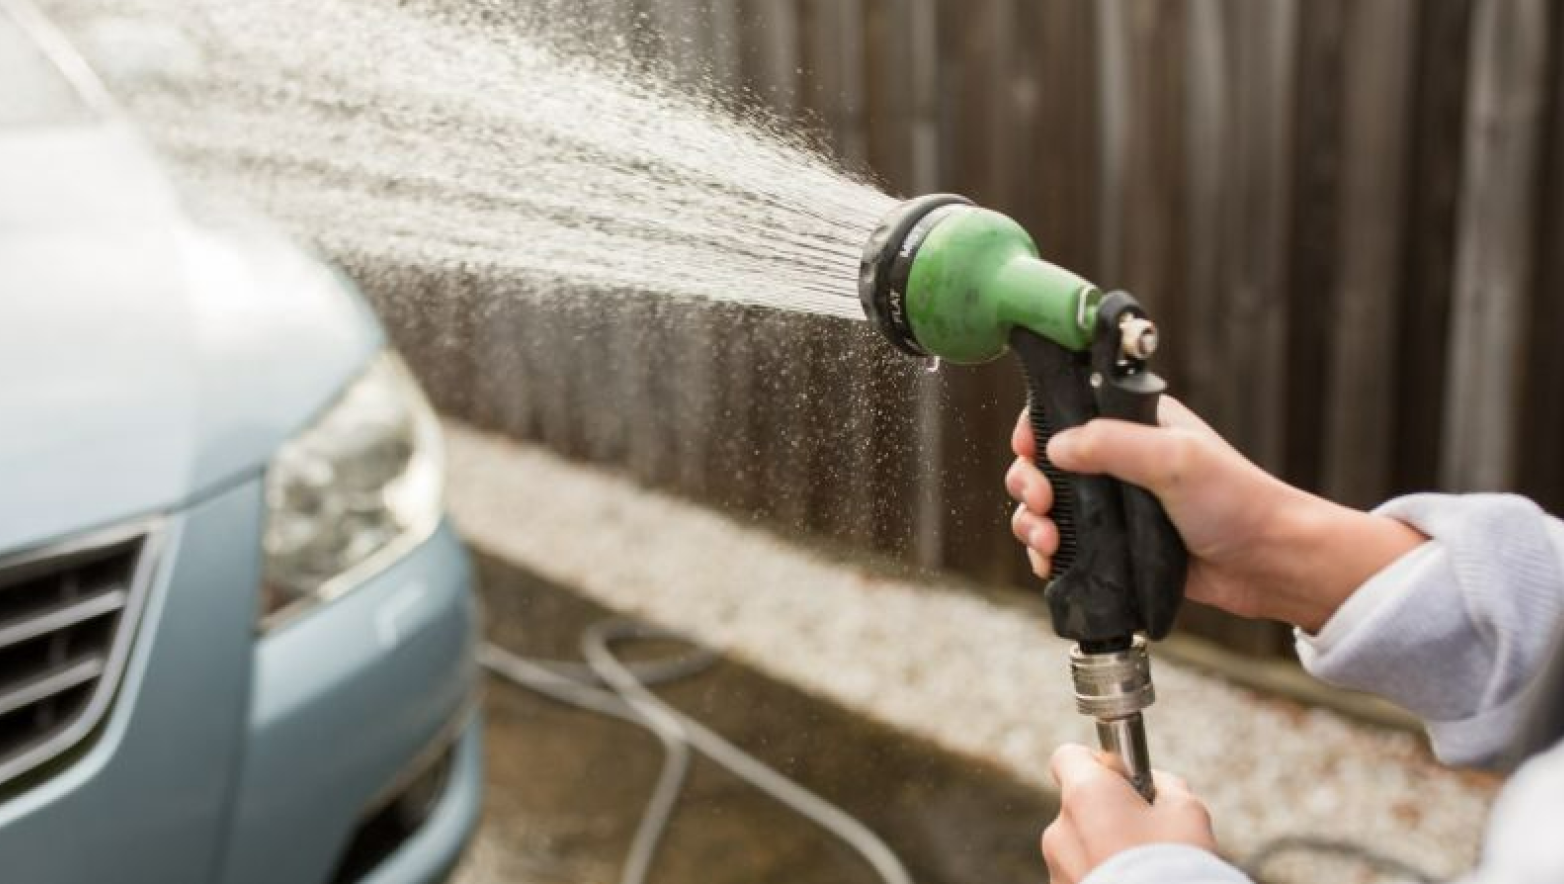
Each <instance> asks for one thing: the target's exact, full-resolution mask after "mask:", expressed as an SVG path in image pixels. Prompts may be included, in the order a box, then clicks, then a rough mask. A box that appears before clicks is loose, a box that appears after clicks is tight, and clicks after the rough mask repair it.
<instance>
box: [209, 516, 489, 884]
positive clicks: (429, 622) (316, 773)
mask: <svg viewBox="0 0 1564 884" xmlns="http://www.w3.org/2000/svg"><path fill="white" fill-rule="evenodd" d="M477 637H478V611H477V602H476V596H475V594H474V593H473V591H472V571H471V567H470V564H469V562H468V559H467V556H466V553H465V551H464V550H463V549H462V547H461V544H460V542H459V541H458V540H457V538H456V536H455V534H454V532H453V531H452V530H451V529H450V528H449V526H442V527H441V528H440V529H439V530H438V531H437V532H436V533H435V534H434V535H433V536H432V537H431V538H430V539H429V540H428V541H426V542H425V543H424V544H422V545H421V546H419V547H418V548H416V549H415V550H413V551H412V552H411V553H409V554H408V555H407V556H405V557H403V558H402V559H400V560H398V561H397V562H395V563H394V564H392V565H391V566H389V567H388V568H386V569H385V570H384V571H381V572H380V573H378V574H377V575H375V576H373V577H371V578H369V579H368V580H367V581H366V582H365V583H364V584H363V585H361V586H359V587H357V588H355V589H354V590H352V591H351V592H349V593H347V594H345V595H344V596H342V597H341V598H339V599H337V600H335V601H333V602H331V603H330V604H328V605H325V606H323V607H321V608H319V609H317V610H315V611H312V612H310V613H309V614H307V615H305V616H302V617H300V618H298V619H297V620H295V621H292V622H290V623H288V624H286V625H285V626H283V627H281V628H279V629H277V630H276V631H274V632H272V633H270V634H268V635H266V636H264V637H263V638H261V639H260V640H258V642H257V644H256V655H255V669H254V677H253V680H252V681H253V686H252V691H253V693H252V696H251V702H250V714H249V724H248V728H249V732H248V735H247V738H246V741H245V743H246V747H247V751H246V753H245V757H244V761H243V764H242V769H241V774H240V777H239V781H238V784H237V788H236V789H235V806H234V811H233V817H232V819H233V822H232V825H231V827H230V831H231V836H230V840H229V843H228V848H227V850H226V851H225V861H224V874H223V875H222V879H221V880H222V881H224V882H225V884H262V882H276V881H298V882H317V881H318V882H322V884H324V882H327V881H374V882H378V884H403V882H406V884H422V882H432V881H438V880H440V879H441V878H442V877H443V876H444V875H445V873H446V872H447V871H449V869H450V867H451V866H452V865H453V864H454V863H455V861H456V859H457V857H458V856H459V855H460V852H461V849H462V847H463V846H464V845H465V843H466V841H467V838H468V837H469V836H470V834H471V832H472V830H473V828H474V826H475V825H476V822H477V817H478V806H479V800H480V797H481V793H482V787H481V781H482V761H481V756H482V750H481V719H480V716H479V714H478V711H477V705H476V704H477V685H478V673H477V669H476V663H475V660H476V656H475V652H476V641H477ZM435 764H439V765H446V766H447V767H446V768H445V769H446V770H448V774H443V775H442V776H441V782H440V784H439V792H438V794H437V795H435V796H431V799H430V801H429V802H428V803H427V805H426V807H425V809H424V812H423V813H421V815H420V818H419V821H418V824H417V825H416V826H415V827H412V828H410V829H409V830H407V831H405V832H402V833H400V834H399V835H397V836H396V837H395V839H394V843H390V844H382V845H380V846H379V847H378V848H376V850H377V851H378V852H377V853H376V854H375V855H374V856H373V857H372V864H371V865H370V866H368V867H367V868H362V874H360V872H359V871H349V870H348V869H345V868H344V865H343V864H344V860H345V859H346V858H347V856H348V854H349V852H350V851H351V852H353V853H354V856H355V859H354V861H353V863H352V865H354V866H357V867H363V865H364V864H363V862H362V856H361V853H362V851H360V850H359V849H358V848H360V847H361V846H362V845H361V842H362V841H363V838H364V835H365V829H366V827H367V826H369V825H371V824H372V822H373V820H374V819H375V817H376V816H377V815H381V816H383V814H381V811H383V810H384V809H385V808H386V806H387V804H388V803H389V802H393V801H397V800H400V798H399V795H398V794H397V792H398V790H402V789H404V788H405V787H406V786H407V784H408V783H409V781H413V780H417V779H418V778H419V777H420V775H421V774H422V773H424V769H425V768H428V767H430V766H432V765H435ZM404 836H405V837H404ZM380 840H382V841H384V840H385V838H383V837H381V838H380ZM334 875H335V876H336V877H335V878H334V877H333V876H334ZM344 875H349V877H344Z"/></svg>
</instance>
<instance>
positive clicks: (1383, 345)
mask: <svg viewBox="0 0 1564 884" xmlns="http://www.w3.org/2000/svg"><path fill="white" fill-rule="evenodd" d="M1413 16H1414V9H1413V2H1412V0H1383V2H1378V3H1361V4H1349V5H1348V6H1347V8H1346V27H1345V35H1346V43H1345V46H1344V51H1345V58H1344V59H1343V76H1342V78H1341V81H1340V83H1339V84H1338V88H1339V90H1340V91H1339V93H1338V95H1337V99H1338V100H1339V101H1341V102H1342V117H1343V127H1344V132H1343V146H1342V154H1343V158H1344V165H1343V169H1342V178H1341V188H1342V196H1341V202H1340V214H1339V216H1338V225H1337V231H1336V232H1337V238H1338V242H1337V254H1338V255H1339V256H1340V262H1341V267H1340V271H1339V273H1338V275H1337V278H1336V288H1335V292H1334V294H1333V296H1332V297H1331V298H1330V301H1329V303H1330V304H1331V309H1330V313H1331V317H1330V322H1331V325H1330V337H1331V344H1332V347H1331V351H1330V353H1331V358H1330V362H1329V366H1328V380H1327V384H1328V386H1327V391H1326V392H1327V395H1326V397H1325V402H1326V403H1327V406H1326V407H1327V412H1326V415H1325V421H1324V432H1325V436H1324V439H1323V440H1317V444H1320V445H1321V446H1322V448H1323V451H1322V453H1321V459H1322V469H1323V474H1322V487H1323V489H1324V491H1325V493H1326V494H1327V495H1329V496H1330V497H1331V498H1333V499H1335V500H1339V501H1341V502H1343V503H1347V504H1349V505H1354V506H1368V505H1372V504H1374V503H1377V502H1378V501H1380V500H1382V499H1383V498H1384V496H1385V495H1386V494H1388V493H1389V491H1390V467H1391V463H1390V461H1391V457H1392V449H1391V444H1390V443H1391V438H1392V435H1391V434H1392V430H1393V424H1392V418H1393V415H1394V397H1395V360H1396V353H1397V351H1398V349H1399V344H1400V340H1399V339H1400V335H1399V333H1398V328H1397V319H1398V317H1397V315H1396V310H1395V300H1394V297H1393V294H1394V292H1395V291H1396V287H1397V282H1398V276H1399V271H1400V267H1399V264H1398V260H1397V259H1398V256H1399V254H1400V249H1401V241H1402V222H1403V220H1404V219H1403V218H1402V217H1401V208H1400V207H1401V205H1402V200H1403V197H1404V193H1403V189H1404V186H1405V184H1406V179H1405V174H1404V171H1405V170H1404V167H1403V163H1404V162H1405V155H1406V150H1407V136H1408V127H1409V125H1410V123H1411V114H1410V113H1409V111H1408V104H1409V101H1408V100H1409V98H1410V97H1411V92H1410V85H1411V67H1412V41H1410V40H1408V39H1406V35H1407V34H1410V33H1413V27H1412V26H1413ZM1312 296H1313V293H1312V292H1309V291H1307V290H1295V291H1294V297H1295V298H1297V299H1299V300H1300V301H1301V300H1307V299H1309V298H1310V297H1312Z"/></svg>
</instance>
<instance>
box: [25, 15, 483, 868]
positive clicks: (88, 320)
mask: <svg viewBox="0 0 1564 884" xmlns="http://www.w3.org/2000/svg"><path fill="white" fill-rule="evenodd" d="M440 448H441V442H440V433H439V426H438V424H437V422H436V420H435V417H434V415H433V413H432V412H431V411H430V409H429V406H428V404H427V403H426V401H425V400H424V398H423V396H422V394H421V393H420V391H419V389H418V387H417V385H416V384H415V383H414V382H413V380H412V378H411V377H410V376H409V375H408V373H407V370H406V369H405V368H404V367H403V366H402V363H401V362H400V361H399V360H398V359H397V357H396V356H395V355H394V354H393V353H392V352H391V351H390V350H389V349H388V347H387V344H386V340H385V337H384V334H383V332H382V331H381V329H380V327H379V325H378V324H377V323H376V321H375V318H374V317H373V316H372V315H371V314H370V312H369V310H368V309H367V307H366V306H365V304H364V302H363V301H362V300H361V299H360V297H359V296H358V295H357V294H356V293H355V292H354V291H353V290H352V288H351V287H350V286H349V284H348V283H347V282H346V281H345V280H344V279H342V278H341V277H340V276H338V275H336V274H334V273H333V272H331V271H330V270H329V269H327V268H326V267H325V266H323V265H322V264H321V263H319V262H318V261H315V260H313V259H311V258H310V257H308V256H307V255H305V254H304V253H302V252H300V251H299V250H298V249H296V248H294V247H293V246H291V245H290V244H289V243H287V242H286V241H284V240H283V239H281V238H279V237H277V236H276V235H275V234H272V233H270V232H268V231H267V230H266V229H264V228H263V227H261V226H259V225H256V224H253V223H244V222H235V221H217V220H213V219H212V218H210V217H204V216H202V215H200V214H199V213H197V212H193V211H192V210H191V209H190V208H188V207H187V206H186V205H185V204H184V203H183V202H182V201H181V199H180V198H179V196H178V195H177V194H176V193H175V191H174V190H173V189H172V188H171V185H170V184H169V183H168V180H167V179H166V178H165V177H164V176H163V175H162V174H161V173H160V171H159V169H158V167H157V165H156V162H155V161H154V160H153V159H152V158H151V156H150V154H149V153H148V151H147V150H146V149H145V148H143V146H142V145H141V144H140V142H139V141H138V139H137V137H136V135H135V134H134V133H133V132H132V131H131V130H130V129H129V128H128V126H127V125H126V123H125V122H124V121H123V120H122V119H121V118H120V117H119V114H118V112H117V111H116V110H115V108H114V107H113V105H112V104H111V103H110V102H109V101H108V100H107V99H106V98H105V96H104V94H103V91H102V88H101V87H100V86H99V85H98V84H97V82H96V80H94V79H93V77H92V76H91V74H90V73H89V72H88V71H87V70H86V68H85V66H84V65H83V64H82V62H81V61H80V59H79V57H77V56H76V55H75V54H73V53H72V52H71V51H70V49H69V48H68V47H67V46H65V45H64V44H63V42H62V41H61V39H60V37H59V35H58V33H57V32H56V31H54V30H53V29H51V28H50V27H49V25H48V23H47V22H45V21H43V20H42V19H41V18H40V17H39V15H38V14H37V13H36V11H35V10H33V9H32V7H29V6H25V5H22V4H21V2H20V0H0V881H4V882H6V884H55V882H71V884H86V882H93V884H181V882H189V884H263V882H264V884H279V882H285V884H327V882H350V881H351V882H426V881H438V880H441V879H442V878H443V877H444V876H446V875H447V874H448V872H449V870H450V868H451V867H452V865H453V864H454V863H455V861H456V859H457V857H458V856H459V854H460V852H461V849H462V847H463V845H464V844H465V842H466V840H467V838H468V837H469V835H470V834H471V833H472V831H473V829H474V826H475V824H476V820H477V816H478V806H479V798H480V794H481V781H482V772H481V764H480V754H481V752H480V737H479V733H480V720H479V715H478V708H477V702H476V701H477V696H476V691H477V686H478V680H477V670H476V666H475V662H474V660H475V656H474V654H475V649H476V641H477V611H476V602H475V598H474V594H473V591H472V586H471V581H472V578H471V572H470V570H469V564H468V560H467V558H466V556H465V554H464V552H463V550H462V548H461V546H460V544H459V543H458V541H457V538H456V537H455V536H454V535H453V533H452V531H451V529H450V527H449V526H448V524H447V523H446V521H445V519H444V514H443V504H442V473H441V470H442V465H441V450H440Z"/></svg>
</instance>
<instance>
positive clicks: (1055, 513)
mask: <svg viewBox="0 0 1564 884" xmlns="http://www.w3.org/2000/svg"><path fill="white" fill-rule="evenodd" d="M1040 383H1042V381H1040V380H1039V379H1037V378H1035V377H1034V376H1033V374H1032V372H1027V373H1026V388H1027V389H1026V415H1027V419H1028V421H1029V422H1030V423H1031V424H1032V438H1033V439H1035V440H1037V456H1036V457H1034V458H1033V462H1034V463H1036V464H1037V467H1038V469H1040V470H1042V471H1043V475H1044V476H1047V477H1048V484H1049V485H1051V486H1052V487H1053V493H1054V505H1053V507H1052V508H1051V509H1050V510H1049V511H1048V516H1049V518H1051V519H1053V522H1054V525H1055V526H1057V527H1058V529H1059V549H1058V551H1056V552H1055V553H1054V555H1053V560H1052V565H1053V569H1052V573H1053V575H1054V576H1056V577H1057V576H1058V575H1060V574H1063V573H1064V572H1066V571H1068V570H1070V568H1071V566H1073V565H1074V564H1075V557H1076V553H1077V550H1078V549H1079V540H1078V537H1077V534H1076V530H1075V486H1074V484H1073V483H1071V482H1070V481H1069V477H1068V476H1067V475H1066V474H1065V472H1064V471H1063V470H1061V469H1059V468H1058V467H1056V466H1054V462H1053V461H1051V460H1049V459H1048V440H1049V439H1052V438H1053V437H1054V433H1055V432H1056V430H1055V427H1054V425H1053V421H1051V420H1050V419H1049V411H1048V408H1047V407H1046V406H1045V405H1044V403H1045V402H1046V401H1047V397H1046V396H1044V395H1043V391H1042V390H1040V389H1038V385H1039V384H1040Z"/></svg>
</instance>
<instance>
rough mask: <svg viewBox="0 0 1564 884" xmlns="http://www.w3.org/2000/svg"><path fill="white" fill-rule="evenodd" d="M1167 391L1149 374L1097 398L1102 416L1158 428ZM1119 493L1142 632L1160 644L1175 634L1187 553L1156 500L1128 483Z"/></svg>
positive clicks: (1102, 390)
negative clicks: (1159, 404) (1164, 394)
mask: <svg viewBox="0 0 1564 884" xmlns="http://www.w3.org/2000/svg"><path fill="white" fill-rule="evenodd" d="M1165 388H1166V384H1164V383H1163V382H1162V379H1161V378H1159V377H1157V376H1156V375H1154V374H1152V373H1151V372H1149V371H1148V372H1141V373H1140V374H1136V375H1131V376H1128V377H1122V378H1117V379H1115V380H1113V381H1111V382H1108V383H1104V384H1102V385H1101V386H1100V387H1099V392H1098V404H1099V407H1100V409H1101V413H1102V416H1103V417H1110V418H1117V419H1119V420H1126V421H1134V422H1135V423H1140V424H1149V425H1151V426H1157V425H1158V421H1157V404H1158V400H1160V399H1161V397H1162V391H1163V390H1164V389H1165ZM1121 493H1122V495H1123V498H1124V522H1125V529H1126V531H1127V532H1128V534H1129V546H1130V562H1131V564H1130V576H1131V579H1132V580H1133V581H1134V585H1135V595H1136V598H1137V601H1138V603H1139V608H1140V613H1141V618H1142V623H1141V628H1142V629H1143V630H1144V631H1145V633H1146V636H1147V637H1148V638H1152V639H1160V638H1162V637H1163V636H1165V635H1167V634H1168V631H1169V630H1171V629H1172V628H1173V620H1174V618H1175V617H1176V616H1177V615H1178V608H1179V603H1180V602H1182V601H1183V599H1184V578H1185V572H1186V571H1187V570H1188V566H1189V551H1188V549H1187V548H1186V547H1185V546H1184V538H1183V537H1182V536H1181V535H1180V534H1179V533H1178V529H1177V528H1175V527H1174V526H1173V520H1172V519H1170V518H1168V513H1167V510H1166V509H1164V508H1163V506H1162V501H1160V500H1158V499H1157V497H1156V495H1154V494H1152V493H1151V492H1150V491H1147V490H1146V489H1144V488H1142V487H1140V486H1139V485H1131V484H1129V483H1127V482H1126V483H1121Z"/></svg>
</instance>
